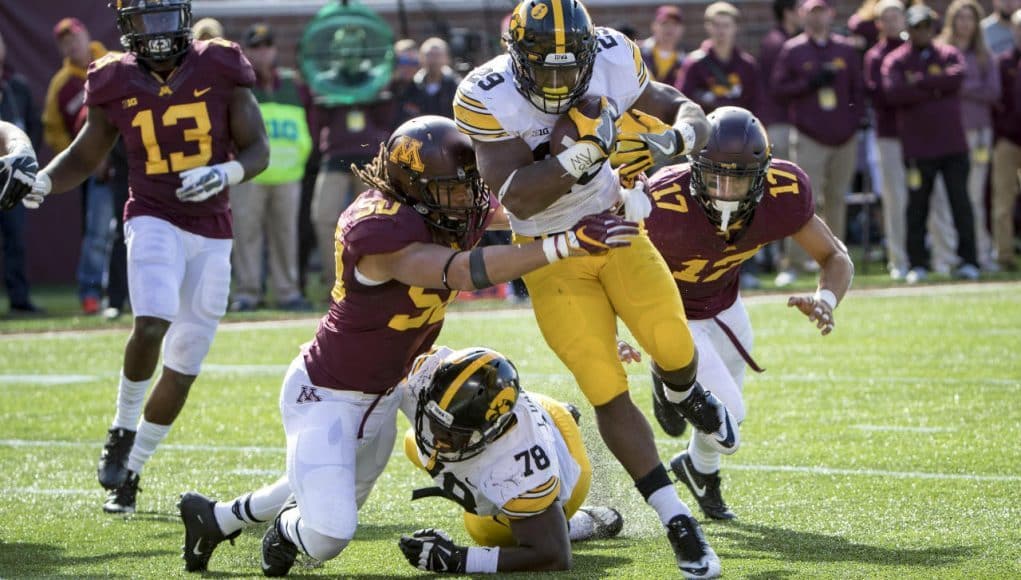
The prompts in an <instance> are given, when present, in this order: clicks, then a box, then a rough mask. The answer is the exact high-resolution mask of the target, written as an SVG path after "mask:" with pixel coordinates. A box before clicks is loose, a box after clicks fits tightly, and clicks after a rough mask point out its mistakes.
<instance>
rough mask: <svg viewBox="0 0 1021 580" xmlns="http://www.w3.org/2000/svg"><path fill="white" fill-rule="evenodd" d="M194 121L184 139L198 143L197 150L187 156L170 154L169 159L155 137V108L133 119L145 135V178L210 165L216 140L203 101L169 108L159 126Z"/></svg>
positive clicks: (207, 110)
mask: <svg viewBox="0 0 1021 580" xmlns="http://www.w3.org/2000/svg"><path fill="white" fill-rule="evenodd" d="M186 119H193V120H194V121H195V126H194V127H192V128H190V129H183V132H184V140H185V141H187V142H189V143H195V144H196V145H197V146H198V147H197V148H198V151H197V152H195V153H191V154H185V153H183V152H180V151H174V152H171V153H170V158H169V159H167V158H164V157H163V151H162V150H161V149H160V144H159V141H158V140H157V137H156V116H155V114H154V113H153V110H152V109H146V110H144V111H139V112H138V113H136V114H135V117H134V118H133V119H132V120H131V126H132V127H138V129H139V131H140V132H141V135H142V144H143V145H144V146H145V154H146V162H145V173H146V175H162V174H165V173H170V172H171V171H173V172H174V173H180V172H181V171H187V170H188V169H194V168H196V167H202V166H203V165H207V164H208V163H209V160H210V159H212V157H213V138H212V136H211V135H210V131H211V130H212V128H213V125H212V123H211V122H210V121H209V109H208V108H207V107H206V103H205V102H204V101H199V102H196V103H187V104H184V105H173V106H170V107H168V108H167V110H166V112H164V113H163V116H162V117H161V118H160V125H161V126H163V127H174V126H176V125H177V124H178V122H179V121H182V120H186Z"/></svg>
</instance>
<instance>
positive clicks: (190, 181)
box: [176, 165, 227, 203]
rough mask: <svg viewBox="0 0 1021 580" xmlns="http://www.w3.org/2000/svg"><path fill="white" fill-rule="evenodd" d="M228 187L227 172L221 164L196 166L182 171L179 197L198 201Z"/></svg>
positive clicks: (182, 199)
mask: <svg viewBox="0 0 1021 580" xmlns="http://www.w3.org/2000/svg"><path fill="white" fill-rule="evenodd" d="M226 187H227V172H226V171H224V170H223V168H221V167H220V166H219V165H213V166H212V167H196V168H195V169H189V170H188V171H182V172H181V187H179V188H178V189H177V192H176V193H177V199H179V200H181V201H190V202H194V203H198V202H200V201H205V200H207V199H209V198H211V197H213V196H214V195H216V194H218V193H220V192H221V191H223V190H224V189H225V188H226Z"/></svg>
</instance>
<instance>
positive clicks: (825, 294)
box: [815, 288, 837, 310]
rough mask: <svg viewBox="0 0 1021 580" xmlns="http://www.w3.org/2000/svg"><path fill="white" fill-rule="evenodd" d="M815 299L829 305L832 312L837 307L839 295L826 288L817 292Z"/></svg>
mask: <svg viewBox="0 0 1021 580" xmlns="http://www.w3.org/2000/svg"><path fill="white" fill-rule="evenodd" d="M815 299H816V300H817V301H819V302H825V303H826V304H828V305H829V307H830V310H834V309H836V307H837V295H836V294H834V293H833V292H832V291H830V290H827V289H825V288H820V289H819V290H816V291H815Z"/></svg>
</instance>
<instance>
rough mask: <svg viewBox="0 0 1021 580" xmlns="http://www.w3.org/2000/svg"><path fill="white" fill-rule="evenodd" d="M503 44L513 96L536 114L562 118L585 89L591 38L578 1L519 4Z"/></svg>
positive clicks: (527, 0) (593, 54) (588, 20)
mask: <svg viewBox="0 0 1021 580" xmlns="http://www.w3.org/2000/svg"><path fill="white" fill-rule="evenodd" d="M504 41H505V43H506V44H507V51H508V52H509V53H510V57H511V61H512V63H513V69H514V83H515V85H516V86H517V89H518V91H519V92H521V94H522V95H524V96H525V98H527V99H528V101H529V102H530V103H532V104H533V105H535V107H537V108H538V109H539V110H540V111H542V112H544V113H551V114H557V115H560V114H563V113H565V112H566V111H567V110H568V109H570V108H571V106H572V105H574V103H575V102H577V101H578V99H580V98H581V97H582V96H583V95H584V94H585V91H586V90H588V85H589V81H590V80H592V67H593V65H594V64H595V61H596V51H597V44H596V33H595V30H594V28H593V27H592V19H591V18H590V17H589V15H588V11H587V10H585V6H584V5H582V3H581V2H579V1H578V0H523V1H522V2H521V3H520V4H518V6H517V8H515V9H514V12H512V13H511V20H510V28H509V29H508V30H507V34H506V36H505V37H504Z"/></svg>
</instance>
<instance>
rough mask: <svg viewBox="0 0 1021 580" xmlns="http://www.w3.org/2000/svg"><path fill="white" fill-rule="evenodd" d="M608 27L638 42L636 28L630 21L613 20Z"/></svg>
mask: <svg viewBox="0 0 1021 580" xmlns="http://www.w3.org/2000/svg"><path fill="white" fill-rule="evenodd" d="M610 28H612V29H614V30H616V31H617V32H619V33H621V34H623V35H624V36H626V37H628V38H630V39H631V40H632V41H633V42H638V29H637V28H635V27H634V26H631V23H630V22H627V21H624V20H622V21H620V22H615V23H614V24H613V25H612V26H610Z"/></svg>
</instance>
